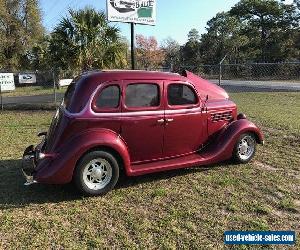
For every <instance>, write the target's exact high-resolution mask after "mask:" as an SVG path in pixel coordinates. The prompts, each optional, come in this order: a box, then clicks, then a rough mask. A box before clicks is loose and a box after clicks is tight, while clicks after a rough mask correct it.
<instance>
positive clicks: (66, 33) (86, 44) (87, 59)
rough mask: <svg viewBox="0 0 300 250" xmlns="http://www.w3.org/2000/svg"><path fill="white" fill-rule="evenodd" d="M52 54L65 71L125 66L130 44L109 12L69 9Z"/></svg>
mask: <svg viewBox="0 0 300 250" xmlns="http://www.w3.org/2000/svg"><path fill="white" fill-rule="evenodd" d="M49 51H50V55H51V58H52V61H53V62H55V65H54V66H55V67H56V68H59V69H64V70H77V71H80V70H90V69H94V68H100V69H103V68H115V67H120V68H122V67H124V66H126V64H127V61H126V54H127V44H126V43H124V42H123V40H122V39H121V37H120V31H119V29H118V28H116V27H112V26H110V25H108V22H107V20H106V17H105V13H104V12H102V11H100V12H97V11H96V10H95V9H92V8H85V9H83V10H78V11H75V10H72V9H70V10H69V16H68V17H64V18H63V19H62V20H61V21H60V23H59V24H58V25H57V26H56V27H55V28H54V32H52V34H51V39H50V45H49Z"/></svg>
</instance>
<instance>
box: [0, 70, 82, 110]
mask: <svg viewBox="0 0 300 250" xmlns="http://www.w3.org/2000/svg"><path fill="white" fill-rule="evenodd" d="M78 74H79V72H73V71H72V72H71V71H53V70H50V71H29V70H27V71H26V70H25V71H18V72H11V71H10V72H8V71H3V70H2V71H1V70H0V94H1V100H0V105H1V107H0V108H1V109H2V110H3V109H48V108H50V109H52V108H54V107H55V106H56V105H57V104H58V103H59V102H60V101H61V100H62V98H63V95H64V92H65V91H66V89H67V86H68V85H69V84H70V82H71V81H72V79H73V78H74V77H75V76H76V75H78Z"/></svg>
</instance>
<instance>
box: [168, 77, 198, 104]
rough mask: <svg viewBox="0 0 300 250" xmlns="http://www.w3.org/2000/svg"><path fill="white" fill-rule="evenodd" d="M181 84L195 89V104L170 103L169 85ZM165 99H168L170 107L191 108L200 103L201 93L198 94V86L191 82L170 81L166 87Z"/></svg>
mask: <svg viewBox="0 0 300 250" xmlns="http://www.w3.org/2000/svg"><path fill="white" fill-rule="evenodd" d="M179 84H180V85H185V86H187V87H188V88H190V89H191V90H192V91H193V93H194V95H195V97H196V101H197V102H196V103H194V104H179V105H171V104H169V98H168V90H169V86H170V85H179ZM165 100H166V105H167V107H168V109H191V108H197V107H199V105H200V98H199V94H198V92H197V90H196V88H195V87H194V86H193V85H192V84H190V83H189V82H181V81H180V82H176V81H174V82H173V81H172V82H168V84H167V85H166V87H165Z"/></svg>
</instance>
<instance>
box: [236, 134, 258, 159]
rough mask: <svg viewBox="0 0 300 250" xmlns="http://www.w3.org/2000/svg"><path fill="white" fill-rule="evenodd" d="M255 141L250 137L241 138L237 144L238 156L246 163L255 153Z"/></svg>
mask: <svg viewBox="0 0 300 250" xmlns="http://www.w3.org/2000/svg"><path fill="white" fill-rule="evenodd" d="M255 143H256V142H255V139H254V138H253V137H252V136H250V135H245V136H244V137H242V138H241V139H240V141H239V143H238V156H239V157H240V159H241V160H243V161H247V160H248V159H250V158H251V157H252V156H253V154H254V152H255Z"/></svg>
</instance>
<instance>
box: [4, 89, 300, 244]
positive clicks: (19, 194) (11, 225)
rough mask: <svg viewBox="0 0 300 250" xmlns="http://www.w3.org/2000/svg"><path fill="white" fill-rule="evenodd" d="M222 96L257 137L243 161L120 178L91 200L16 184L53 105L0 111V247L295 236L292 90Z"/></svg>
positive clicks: (69, 189)
mask: <svg viewBox="0 0 300 250" xmlns="http://www.w3.org/2000/svg"><path fill="white" fill-rule="evenodd" d="M231 97H232V99H233V100H235V101H236V102H237V104H238V105H239V108H240V111H242V112H244V113H246V114H247V115H248V117H249V119H251V120H253V121H254V122H255V123H257V124H258V125H259V126H260V127H261V128H262V130H263V132H264V134H265V137H266V144H265V146H263V147H261V146H259V147H258V151H257V154H256V157H255V158H254V160H253V161H252V162H251V163H249V164H246V165H233V164H231V163H230V162H229V163H228V162H227V163H221V164H218V165H215V166H210V167H207V168H203V167H199V168H191V169H183V170H177V171H169V172H166V173H158V174H152V175H147V176H142V177H134V178H124V177H123V178H122V179H121V180H120V181H119V183H118V184H117V187H116V188H115V189H114V190H113V191H112V192H110V193H109V194H107V195H106V196H103V197H94V198H83V197H81V196H79V195H78V194H77V193H76V191H75V189H74V187H73V186H72V185H67V186H51V185H41V184H36V185H33V186H30V187H24V186H23V183H24V180H23V178H22V176H21V173H20V158H21V156H22V152H23V150H24V148H25V147H26V146H27V145H29V144H33V143H37V142H38V138H37V137H36V134H37V132H39V131H42V130H45V129H47V127H48V126H49V123H50V120H51V116H52V115H53V112H51V111H43V112H41V111H35V112H28V111H27V112H25V111H23V112H21V111H14V112H13V111H5V112H2V113H0V121H1V126H0V135H1V140H0V148H1V151H0V190H1V192H0V222H1V223H0V249H1V248H3V249H7V248H8V249H9V248H16V249H19V248H30V249H33V248H48V249H49V248H53V249H63V248H74V249H93V248H131V249H137V248H140V249H144V248H162V249H165V248H167V249H169V248H170V249H175V248H179V247H180V248H186V249H223V248H224V244H223V233H224V231H225V230H295V231H296V232H297V236H298V238H299V232H300V223H299V221H300V185H299V184H300V147H299V144H300V93H293V92H291V93H234V94H232V95H231ZM260 248H262V247H261V246H252V247H249V248H247V247H246V246H240V247H239V249H260ZM268 248H271V249H272V248H274V249H278V248H280V247H279V246H275V247H274V246H273V247H272V246H267V247H265V248H264V249H268ZM288 248H290V249H296V248H298V249H299V248H300V244H299V240H298V241H297V246H285V247H282V249H288ZM230 249H231V248H230ZM234 249H235V248H234ZM280 249H281V248H280Z"/></svg>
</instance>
